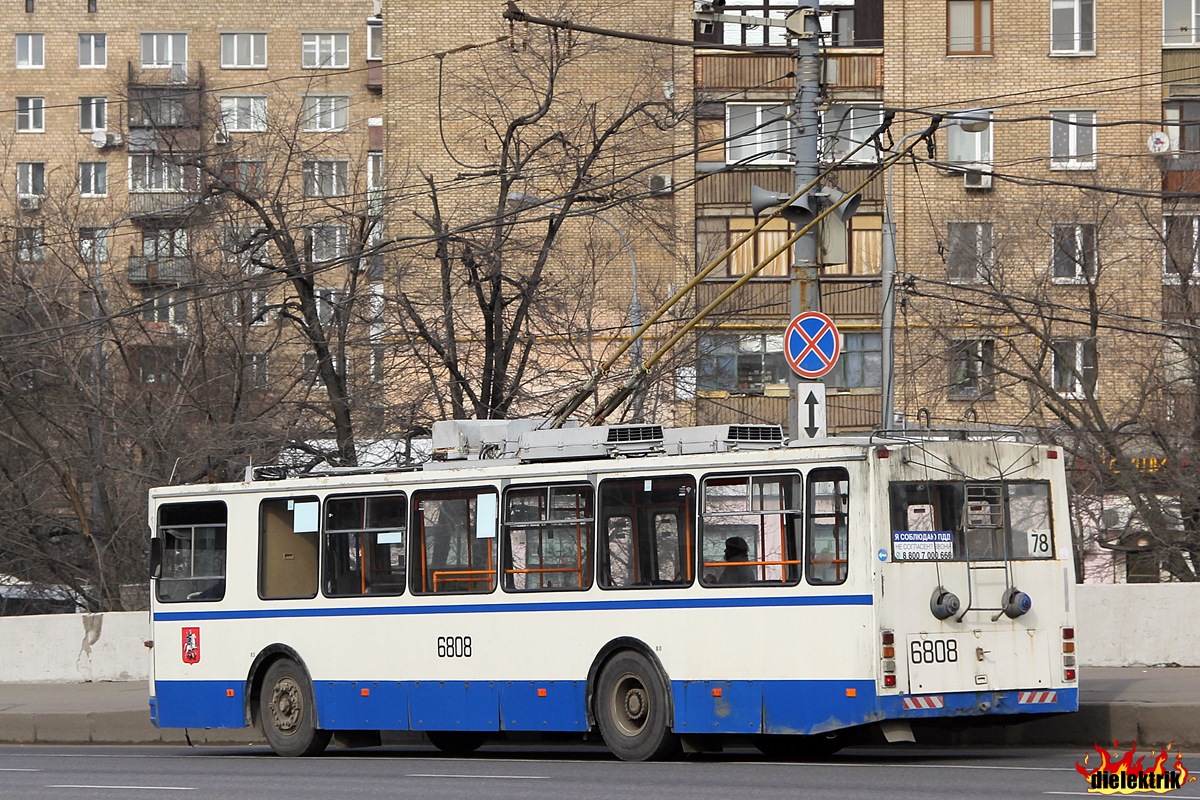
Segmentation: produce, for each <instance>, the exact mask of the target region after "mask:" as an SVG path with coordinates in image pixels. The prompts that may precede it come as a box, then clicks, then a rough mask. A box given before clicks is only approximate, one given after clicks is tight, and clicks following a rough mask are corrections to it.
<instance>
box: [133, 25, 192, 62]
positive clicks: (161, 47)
mask: <svg viewBox="0 0 1200 800" xmlns="http://www.w3.org/2000/svg"><path fill="white" fill-rule="evenodd" d="M186 63H187V34H186V33H143V34H142V66H143V67H170V66H173V65H175V64H186Z"/></svg>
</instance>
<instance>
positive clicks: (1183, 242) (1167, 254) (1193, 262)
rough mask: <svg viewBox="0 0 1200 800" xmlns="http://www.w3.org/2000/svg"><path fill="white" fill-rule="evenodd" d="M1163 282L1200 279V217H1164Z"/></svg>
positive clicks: (1188, 281) (1189, 281)
mask: <svg viewBox="0 0 1200 800" xmlns="http://www.w3.org/2000/svg"><path fill="white" fill-rule="evenodd" d="M1163 228H1164V231H1163V240H1164V241H1165V243H1166V247H1164V248H1163V282H1164V283H1180V282H1187V283H1191V282H1193V281H1194V280H1195V279H1196V278H1197V277H1200V247H1197V244H1198V243H1200V217H1197V216H1165V217H1163Z"/></svg>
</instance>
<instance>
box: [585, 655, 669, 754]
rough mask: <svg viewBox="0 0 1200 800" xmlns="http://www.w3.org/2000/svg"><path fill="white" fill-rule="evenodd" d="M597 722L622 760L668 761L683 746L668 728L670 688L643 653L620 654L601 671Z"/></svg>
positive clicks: (596, 696)
mask: <svg viewBox="0 0 1200 800" xmlns="http://www.w3.org/2000/svg"><path fill="white" fill-rule="evenodd" d="M595 698H596V700H595V710H596V721H597V723H599V725H600V734H601V735H602V736H603V737H604V743H605V744H606V745H608V749H609V750H611V751H612V752H613V755H615V756H617V758H620V759H621V760H622V761H652V760H656V759H661V758H666V757H667V756H669V755H672V754H674V752H675V751H676V750H677V749H678V747H679V738H678V737H677V736H676V735H675V734H674V732H672V731H671V730H670V728H669V727H668V726H667V711H668V708H667V703H668V699H667V689H666V687H665V686H663V681H662V680H661V678H660V677H659V675H658V671H657V670H655V669H654V666H653V665H652V664H651V663H650V662H649V661H648V660H647V659H646V657H645V656H643V655H641V654H640V653H635V652H632V651H625V652H622V653H618V654H617V655H616V656H614V657H613V658H612V660H610V661H609V662H608V663H607V664H605V665H604V669H603V670H602V671H601V672H600V678H599V680H598V682H597V686H596V693H595Z"/></svg>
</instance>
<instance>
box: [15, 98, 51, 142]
mask: <svg viewBox="0 0 1200 800" xmlns="http://www.w3.org/2000/svg"><path fill="white" fill-rule="evenodd" d="M17 130H18V131H19V132H21V133H44V132H45V131H46V98H44V97H18V98H17Z"/></svg>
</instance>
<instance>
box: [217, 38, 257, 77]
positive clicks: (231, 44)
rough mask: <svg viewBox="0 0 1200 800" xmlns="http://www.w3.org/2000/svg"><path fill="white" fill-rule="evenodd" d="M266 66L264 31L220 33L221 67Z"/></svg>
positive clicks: (244, 67)
mask: <svg viewBox="0 0 1200 800" xmlns="http://www.w3.org/2000/svg"><path fill="white" fill-rule="evenodd" d="M266 66H267V35H266V34H265V33H222V34H221V68H222V69H262V68H264V67H266Z"/></svg>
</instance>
